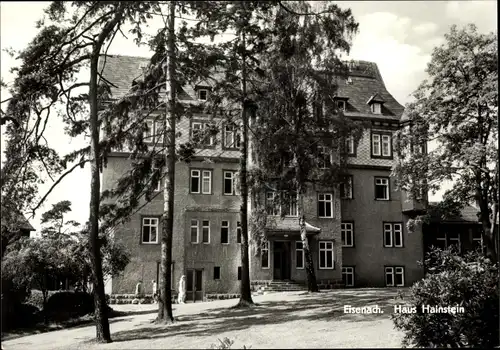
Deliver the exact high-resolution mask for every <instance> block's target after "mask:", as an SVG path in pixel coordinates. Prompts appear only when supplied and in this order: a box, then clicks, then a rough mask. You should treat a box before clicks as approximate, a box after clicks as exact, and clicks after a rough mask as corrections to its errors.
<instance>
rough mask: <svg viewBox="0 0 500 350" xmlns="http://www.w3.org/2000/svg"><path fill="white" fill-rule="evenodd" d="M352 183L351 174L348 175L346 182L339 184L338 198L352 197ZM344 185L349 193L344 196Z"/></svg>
mask: <svg viewBox="0 0 500 350" xmlns="http://www.w3.org/2000/svg"><path fill="white" fill-rule="evenodd" d="M352 183H353V176H352V175H349V177H348V180H347V182H344V183H342V184H341V185H340V196H341V197H340V199H352V198H353V191H352ZM346 186H348V187H347V188H348V189H349V193H348V194H347V196H345V195H344V194H345V192H346Z"/></svg>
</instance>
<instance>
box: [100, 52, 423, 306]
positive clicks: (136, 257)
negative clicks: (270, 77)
mask: <svg viewBox="0 0 500 350" xmlns="http://www.w3.org/2000/svg"><path fill="white" fill-rule="evenodd" d="M147 62H148V59H146V58H139V57H126V56H108V57H107V59H106V66H105V69H104V71H103V76H104V77H105V78H106V80H107V81H109V82H110V83H111V84H112V85H110V89H111V92H112V97H113V98H119V97H120V96H122V95H123V94H124V93H125V92H126V91H127V90H128V88H129V86H131V82H132V80H133V79H134V78H135V77H137V76H139V75H140V73H141V66H142V65H143V64H145V63H147ZM209 93H210V88H209V86H207V85H204V84H203V83H201V84H199V85H198V86H193V87H184V89H183V91H181V92H180V93H179V95H178V96H179V98H180V99H181V101H183V102H186V103H196V102H197V101H204V100H206V99H207V96H208V94H209ZM336 103H337V107H338V108H340V109H343V110H344V113H345V115H347V116H349V117H351V118H353V119H359V120H363V121H365V122H366V123H367V124H368V125H369V127H368V128H366V129H365V131H364V135H363V137H362V139H361V140H360V142H359V144H358V145H357V147H355V145H354V142H351V141H348V148H349V170H350V174H351V177H350V181H349V184H346V185H344V186H341V187H340V188H336V187H334V186H332V187H331V188H324V189H313V188H309V189H308V192H307V197H306V198H305V203H304V206H305V208H304V209H305V212H306V213H307V224H306V227H307V235H308V236H309V241H310V247H311V252H312V256H313V260H314V265H315V268H316V277H317V279H318V280H319V281H322V282H321V283H322V284H330V285H331V284H334V283H335V282H336V281H341V280H342V279H344V281H345V284H346V285H347V286H406V285H410V284H412V283H413V282H414V281H416V280H418V279H420V278H421V277H422V275H423V270H422V268H421V267H419V266H418V264H417V261H419V260H422V258H423V238H422V234H421V232H414V233H412V234H409V233H408V232H407V229H406V225H405V224H406V222H407V220H408V218H409V215H413V209H415V205H414V204H415V203H413V202H411V201H407V200H406V197H405V194H404V193H402V192H400V191H398V190H397V189H396V188H395V185H394V180H393V178H392V177H391V176H390V174H391V167H392V165H393V163H394V161H395V159H396V156H397V155H396V154H395V153H394V150H393V133H394V131H395V130H397V129H398V128H399V126H400V119H401V116H402V113H403V107H402V106H401V105H400V104H399V103H398V102H397V101H396V100H395V99H394V97H393V96H392V95H391V94H390V93H389V92H388V91H387V89H386V87H385V85H384V82H383V80H382V77H381V75H380V72H379V70H378V68H377V66H376V64H374V63H371V62H364V61H360V62H354V63H353V64H352V65H351V71H350V76H349V78H348V79H347V80H339V90H338V97H337V100H336ZM147 123H148V126H149V133H150V134H149V135H146V136H147V137H149V140H151V141H155V129H156V123H155V121H154V120H151V121H148V122H147ZM210 123H215V124H216V125H217V127H218V129H221V130H222V133H219V134H217V135H216V136H213V137H210V138H207V139H205V140H204V141H206V142H205V144H204V146H203V148H202V149H198V150H197V151H196V154H195V156H193V157H192V158H191V161H190V162H189V163H186V162H178V163H177V164H176V170H175V204H174V236H173V247H174V248H173V281H177V280H178V279H179V277H180V276H181V275H186V276H187V289H188V299H196V300H199V299H201V298H202V297H203V295H204V294H211V293H221V294H222V293H238V291H239V279H240V277H241V276H240V274H241V271H240V269H241V267H240V244H239V243H240V236H239V229H238V226H239V220H240V219H239V218H240V216H239V207H240V199H239V196H238V195H237V184H236V176H235V175H236V172H237V170H238V167H239V165H238V160H239V158H238V157H239V150H238V147H239V145H238V142H239V139H238V135H237V132H236V131H235V129H234V127H233V125H230V124H226V123H225V122H223V121H220V120H217V119H210V118H208V116H207V115H203V114H201V113H200V114H198V115H195V116H194V117H192V118H190V119H188V118H182V119H181V120H180V122H179V124H178V126H177V130H180V131H181V135H180V137H179V138H178V142H180V143H183V142H186V141H188V140H189V139H190V137H192V136H193V135H195V134H196V133H197V132H198V130H202V129H204V128H206V127H207V126H209V125H210ZM217 138H218V140H217ZM156 141H160V142H161V140H158V139H157V140H156ZM128 157H129V154H128V153H127V152H112V153H111V154H109V156H108V164H107V168H105V170H104V173H103V181H102V190H103V191H104V190H107V189H111V188H112V187H114V185H115V184H116V181H117V179H118V178H119V177H120V176H121V175H122V174H123V173H124V172H126V171H127V169H129V167H130V162H131V160H130V159H129V158H128ZM157 190H158V193H157V194H158V195H157V196H154V198H153V199H152V200H151V202H150V203H148V204H147V205H145V206H144V207H142V209H140V211H139V212H138V213H137V214H134V215H133V216H132V217H131V218H130V220H129V222H128V223H127V224H126V225H123V226H121V227H118V228H116V230H115V239H117V240H120V241H122V242H123V243H125V244H126V246H127V247H128V249H129V250H130V252H131V254H132V260H131V262H130V263H129V265H128V266H127V268H126V270H125V272H124V274H123V275H122V276H120V277H117V278H114V279H113V281H112V293H132V292H133V291H134V288H135V284H136V283H137V281H139V280H142V281H143V283H145V284H146V290H147V288H148V286H147V284H148V283H149V282H150V281H151V280H153V279H155V280H158V277H159V264H160V240H159V233H160V232H161V220H160V216H161V214H162V211H163V193H162V191H161V185H158V188H157ZM265 198H266V200H267V201H272V200H273V193H272V192H268V193H266V194H265ZM278 210H279V208H277V211H278ZM281 210H286V216H285V218H284V219H281V217H279V215H277V214H278V212H269V213H268V214H270V218H271V217H272V216H275V219H273V220H268V222H269V224H268V226H267V227H266V236H267V239H268V243H266V246H265V247H264V249H262V252H261V254H260V255H258V256H256V255H255V254H253V250H254V249H255V247H251V251H250V276H251V279H252V280H258V281H269V280H281V279H290V280H295V281H298V282H304V281H305V280H306V271H305V258H304V251H303V249H302V244H301V242H300V235H299V226H298V219H297V218H296V207H295V206H294V205H290V206H289V207H287V208H281ZM294 217H295V218H294ZM323 281H326V282H323ZM174 289H175V288H174Z"/></svg>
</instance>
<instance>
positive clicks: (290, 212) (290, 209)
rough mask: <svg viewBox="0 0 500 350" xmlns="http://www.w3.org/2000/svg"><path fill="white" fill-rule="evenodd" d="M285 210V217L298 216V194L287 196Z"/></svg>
mask: <svg viewBox="0 0 500 350" xmlns="http://www.w3.org/2000/svg"><path fill="white" fill-rule="evenodd" d="M283 210H284V212H285V216H291V217H296V216H297V215H298V212H297V195H296V194H289V193H287V194H286V203H285V207H284V208H283Z"/></svg>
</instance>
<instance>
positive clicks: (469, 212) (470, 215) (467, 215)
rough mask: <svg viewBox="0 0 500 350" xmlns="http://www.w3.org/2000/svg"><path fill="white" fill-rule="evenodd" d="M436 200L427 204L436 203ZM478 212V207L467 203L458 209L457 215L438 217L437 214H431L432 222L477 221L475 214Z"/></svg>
mask: <svg viewBox="0 0 500 350" xmlns="http://www.w3.org/2000/svg"><path fill="white" fill-rule="evenodd" d="M436 204H437V202H430V203H429V205H436ZM478 213H479V209H478V208H476V207H474V206H472V205H467V206H465V207H463V208H462V209H461V210H460V213H459V215H453V216H448V217H447V218H445V219H440V218H439V217H438V216H437V214H435V215H432V214H431V221H432V222H447V223H460V222H463V223H465V222H469V223H479V220H478V216H477V214H478Z"/></svg>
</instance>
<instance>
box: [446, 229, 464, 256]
mask: <svg viewBox="0 0 500 350" xmlns="http://www.w3.org/2000/svg"><path fill="white" fill-rule="evenodd" d="M446 238H447V239H448V240H447V243H448V241H449V244H448V246H451V245H453V243H452V242H457V248H458V251H459V252H460V251H462V246H461V244H462V242H461V241H460V232H457V237H451V235H449V234H448V232H446ZM448 246H447V247H448Z"/></svg>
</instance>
